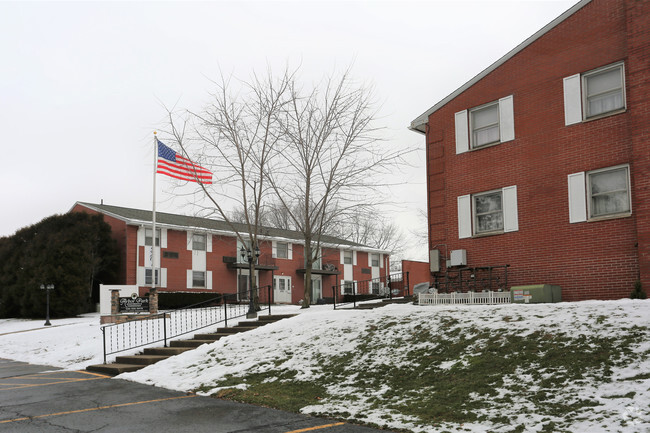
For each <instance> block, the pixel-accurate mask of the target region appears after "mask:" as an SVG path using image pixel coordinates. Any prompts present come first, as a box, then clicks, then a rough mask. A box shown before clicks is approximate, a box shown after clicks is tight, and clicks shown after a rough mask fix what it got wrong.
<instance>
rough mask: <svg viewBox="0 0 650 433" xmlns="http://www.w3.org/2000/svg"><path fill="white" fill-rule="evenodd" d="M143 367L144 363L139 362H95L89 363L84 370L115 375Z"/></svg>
mask: <svg viewBox="0 0 650 433" xmlns="http://www.w3.org/2000/svg"><path fill="white" fill-rule="evenodd" d="M141 368H144V365H139V364H96V365H89V366H88V367H86V370H88V371H93V372H95V373H103V374H108V375H110V376H117V375H118V374H122V373H126V372H129V371H138V370H140V369H141Z"/></svg>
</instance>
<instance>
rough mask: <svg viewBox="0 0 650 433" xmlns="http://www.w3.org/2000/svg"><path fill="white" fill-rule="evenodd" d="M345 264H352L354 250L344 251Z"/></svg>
mask: <svg viewBox="0 0 650 433" xmlns="http://www.w3.org/2000/svg"><path fill="white" fill-rule="evenodd" d="M343 264H344V265H351V264H352V251H349V250H346V251H343Z"/></svg>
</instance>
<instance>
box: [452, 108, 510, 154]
mask: <svg viewBox="0 0 650 433" xmlns="http://www.w3.org/2000/svg"><path fill="white" fill-rule="evenodd" d="M455 132H456V153H457V154H460V153H464V152H467V151H469V150H472V149H480V148H482V147H485V146H488V145H490V144H497V143H505V142H507V141H511V140H514V139H515V119H514V102H513V96H512V95H510V96H506V97H505V98H501V99H499V100H498V101H492V102H489V103H487V104H483V105H480V106H478V107H474V108H470V109H469V110H463V111H459V112H458V113H456V114H455Z"/></svg>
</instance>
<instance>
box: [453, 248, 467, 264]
mask: <svg viewBox="0 0 650 433" xmlns="http://www.w3.org/2000/svg"><path fill="white" fill-rule="evenodd" d="M449 257H450V259H449V266H466V265H467V250H451V253H450V255H449Z"/></svg>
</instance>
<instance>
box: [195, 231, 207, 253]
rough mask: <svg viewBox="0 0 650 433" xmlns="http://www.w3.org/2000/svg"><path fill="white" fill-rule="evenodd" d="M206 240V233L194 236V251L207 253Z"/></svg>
mask: <svg viewBox="0 0 650 433" xmlns="http://www.w3.org/2000/svg"><path fill="white" fill-rule="evenodd" d="M205 246H206V239H205V233H194V234H192V249H193V250H194V251H205V249H206V248H205Z"/></svg>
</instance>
